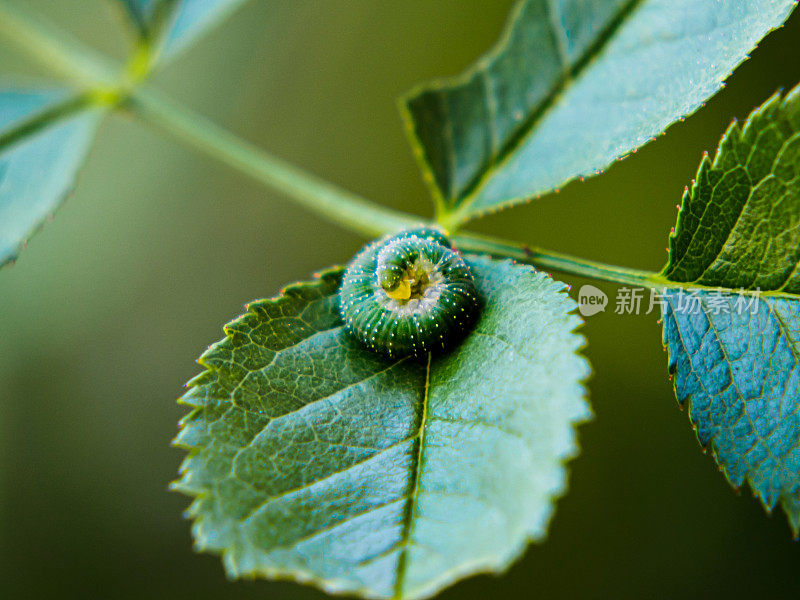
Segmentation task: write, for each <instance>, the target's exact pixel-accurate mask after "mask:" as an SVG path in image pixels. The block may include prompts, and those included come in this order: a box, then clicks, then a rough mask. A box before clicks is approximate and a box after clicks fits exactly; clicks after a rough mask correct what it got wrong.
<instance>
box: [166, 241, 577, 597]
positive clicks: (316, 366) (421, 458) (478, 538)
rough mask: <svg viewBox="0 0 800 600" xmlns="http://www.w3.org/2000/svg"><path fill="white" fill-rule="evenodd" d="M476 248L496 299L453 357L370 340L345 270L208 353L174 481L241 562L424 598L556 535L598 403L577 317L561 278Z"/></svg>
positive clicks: (340, 587)
mask: <svg viewBox="0 0 800 600" xmlns="http://www.w3.org/2000/svg"><path fill="white" fill-rule="evenodd" d="M469 261H470V264H471V267H472V268H473V272H474V273H475V276H476V280H477V283H478V286H479V289H480V290H481V292H482V294H483V296H484V300H485V307H484V311H483V314H482V317H481V319H480V321H479V323H478V325H477V327H476V329H475V331H474V332H473V333H472V334H470V335H469V336H468V338H467V339H466V340H465V341H464V342H463V343H462V344H461V346H459V348H458V349H457V351H455V352H453V353H451V354H448V355H446V356H443V357H434V358H433V359H432V360H424V361H415V360H413V359H408V358H407V359H401V360H393V361H389V360H387V359H384V358H382V357H381V356H379V355H377V354H373V353H371V352H369V351H367V350H364V349H363V348H362V347H361V346H359V345H358V344H357V342H355V341H354V340H353V339H351V337H350V335H349V334H348V333H347V332H346V331H345V330H344V329H343V326H342V323H341V320H340V319H339V316H338V314H337V307H336V302H337V300H336V293H337V291H338V288H339V283H340V275H341V270H338V269H336V270H332V271H328V272H326V273H323V274H322V275H320V276H319V279H318V280H316V281H315V282H312V283H301V284H297V285H294V286H291V287H289V288H287V289H286V290H284V292H283V294H282V295H281V296H280V297H279V298H277V299H273V300H262V301H258V302H255V303H252V304H250V305H249V306H248V312H247V313H246V314H245V315H243V316H242V317H240V318H239V319H237V320H235V321H233V322H232V323H230V324H229V325H228V326H226V328H225V332H226V337H225V338H224V339H223V340H222V341H221V342H219V343H217V344H215V345H213V346H211V347H210V348H209V350H208V351H207V352H206V353H205V354H204V355H203V356H202V357H201V359H200V362H201V364H202V365H203V366H205V367H206V369H207V370H206V371H205V372H204V373H203V374H201V375H199V376H198V377H197V378H195V379H194V380H193V381H192V382H190V384H189V386H190V387H189V390H188V391H187V393H186V395H185V396H184V397H183V398H182V402H183V403H184V404H187V405H189V406H191V407H192V408H193V411H192V412H191V413H190V414H189V415H188V416H187V417H186V418H185V419H184V420H183V421H182V429H181V432H180V434H179V436H178V438H177V441H176V442H177V444H178V445H179V446H181V447H184V448H186V449H187V450H188V451H189V456H188V457H187V458H186V460H185V462H184V464H183V466H182V469H181V474H182V477H181V479H180V481H178V482H177V483H176V484H175V487H176V488H177V489H179V490H181V491H183V492H185V493H187V494H190V495H192V496H194V497H195V500H194V501H193V503H192V505H191V507H190V509H189V511H188V514H189V516H190V517H191V518H192V519H193V520H194V524H193V528H192V531H193V535H194V538H195V541H196V545H197V547H198V548H199V549H202V550H210V551H215V552H220V553H222V554H223V557H224V562H225V566H226V569H227V571H228V573H229V574H230V575H231V576H234V577H240V576H264V577H272V578H291V579H295V580H299V581H306V582H310V583H313V584H315V585H317V586H319V587H321V588H323V589H325V590H326V591H328V592H341V593H356V594H360V595H363V596H367V597H374V598H390V597H395V598H420V597H426V596H430V595H432V594H434V593H436V592H437V591H438V590H439V589H441V588H442V587H444V586H446V585H448V584H450V583H452V582H453V581H455V580H456V579H458V578H461V577H464V576H466V575H468V574H471V573H474V572H479V571H501V570H504V569H505V568H506V567H507V566H508V564H509V562H510V561H512V560H513V559H514V558H515V557H517V556H518V555H519V553H520V552H521V551H522V550H523V549H524V547H525V545H526V544H527V542H528V541H529V540H531V539H532V540H539V539H541V538H543V537H544V535H545V532H546V527H547V523H548V521H549V519H550V516H551V514H552V511H553V501H554V499H555V498H556V497H557V496H559V495H560V494H561V493H563V491H564V489H565V485H566V471H565V469H564V466H563V463H564V461H565V460H566V459H568V458H569V457H571V456H573V455H574V454H575V453H576V451H577V448H576V444H575V439H574V427H575V425H576V424H577V423H579V422H582V421H584V420H585V419H587V418H588V417H589V414H590V413H589V409H588V405H587V404H586V402H585V400H584V399H583V396H584V389H583V387H582V384H581V381H582V380H583V379H584V378H585V377H586V376H587V373H588V365H587V363H586V361H585V360H584V359H583V358H581V357H580V355H579V354H578V353H577V351H578V350H579V348H580V346H581V345H582V343H583V340H582V338H581V337H580V336H579V335H577V334H575V333H573V330H574V329H575V328H576V327H577V326H578V325H579V323H580V320H579V318H578V317H577V316H575V315H573V314H571V311H572V309H573V307H574V303H573V302H572V301H571V300H570V299H569V297H568V296H567V295H566V294H564V293H563V290H564V285H563V284H560V283H558V282H555V281H553V280H552V279H550V278H549V277H547V276H545V275H544V274H541V273H538V272H535V271H534V270H533V269H531V268H529V267H524V266H519V265H514V264H512V263H510V262H507V261H491V260H489V259H484V258H474V257H473V258H470V259H469Z"/></svg>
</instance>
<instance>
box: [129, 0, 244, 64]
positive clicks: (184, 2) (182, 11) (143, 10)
mask: <svg viewBox="0 0 800 600" xmlns="http://www.w3.org/2000/svg"><path fill="white" fill-rule="evenodd" d="M116 1H117V2H119V3H121V4H122V5H123V6H124V7H125V8H126V9H127V11H128V14H129V15H130V17H131V20H132V22H133V25H134V26H135V29H136V31H137V33H138V35H139V36H141V37H143V38H147V39H150V41H151V42H152V43H154V45H155V47H156V48H157V52H158V53H159V59H160V60H162V61H163V60H168V59H171V58H173V57H174V56H175V55H176V54H177V53H179V52H181V51H183V50H185V49H186V48H187V47H188V46H189V45H190V44H191V43H192V42H194V41H195V39H196V38H198V37H199V36H201V35H202V34H203V33H204V32H205V31H206V30H208V29H210V28H211V27H212V26H214V25H215V24H218V23H219V22H220V21H221V20H222V19H224V18H225V17H227V16H228V15H229V14H231V13H232V12H233V11H234V10H235V9H236V8H238V7H239V6H241V5H242V4H244V2H246V0H116Z"/></svg>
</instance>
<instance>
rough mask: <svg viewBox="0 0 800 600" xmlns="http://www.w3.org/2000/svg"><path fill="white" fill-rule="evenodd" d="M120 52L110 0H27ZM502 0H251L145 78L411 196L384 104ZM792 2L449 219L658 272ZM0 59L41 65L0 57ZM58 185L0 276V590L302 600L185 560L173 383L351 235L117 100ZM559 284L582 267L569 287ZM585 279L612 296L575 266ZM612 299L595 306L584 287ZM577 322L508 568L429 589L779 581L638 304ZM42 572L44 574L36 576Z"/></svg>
mask: <svg viewBox="0 0 800 600" xmlns="http://www.w3.org/2000/svg"><path fill="white" fill-rule="evenodd" d="M29 4H30V6H31V8H36V9H40V10H43V11H45V12H46V14H47V15H48V17H49V18H50V19H52V20H54V21H56V22H59V23H64V24H65V25H66V26H68V27H69V28H71V29H72V30H73V31H74V32H76V33H77V34H79V35H80V36H81V37H82V38H83V39H85V40H87V41H90V42H91V43H93V44H94V45H95V46H96V47H98V48H99V49H101V50H103V51H106V52H110V53H112V54H114V55H115V56H117V57H120V58H121V57H123V56H124V54H125V51H126V49H127V44H126V40H125V36H124V35H120V27H121V26H122V23H121V21H122V19H121V18H120V15H121V12H120V11H119V10H118V7H115V6H112V5H111V4H110V3H99V4H95V3H86V2H84V1H82V0H62V1H61V2H57V3H55V2H52V1H49V0H29ZM509 7H510V2H507V1H496V2H494V1H492V2H484V3H474V4H472V3H465V2H462V1H461V0H439V1H437V2H435V3H432V2H427V1H425V0H408V1H406V2H403V3H397V4H391V3H377V2H374V1H372V0H347V1H345V0H337V1H331V2H318V1H316V0H296V1H294V2H291V3H287V2H280V1H278V0H262V1H261V2H252V3H249V4H248V5H247V6H245V7H243V8H242V9H241V10H240V11H238V12H236V13H235V14H234V15H232V17H231V19H230V20H229V21H228V22H227V23H226V24H225V25H224V26H222V27H219V28H215V29H214V30H212V31H210V32H209V34H208V35H207V36H205V37H204V38H203V39H201V40H199V41H198V43H197V44H196V46H195V47H194V48H193V50H192V52H188V53H186V54H184V55H182V56H180V57H178V58H177V59H176V60H175V61H174V62H173V63H171V64H168V65H167V66H166V67H165V68H164V70H163V71H162V72H160V73H159V74H158V75H157V76H156V78H155V83H156V84H158V85H159V86H160V87H163V88H164V89H166V90H167V91H168V92H169V93H170V94H172V95H173V96H174V97H176V98H178V99H180V100H182V101H184V102H186V103H188V104H189V105H191V106H192V108H194V109H197V110H199V111H201V112H202V113H204V114H207V115H209V116H210V117H212V118H214V119H215V120H216V121H218V122H220V123H222V124H225V125H227V126H229V127H230V128H231V129H232V130H234V131H236V132H238V133H240V134H242V135H244V136H245V137H247V138H248V139H250V140H252V141H254V142H256V143H258V144H260V145H262V146H264V147H266V148H267V149H269V150H271V151H274V152H276V153H277V154H279V155H280V156H283V157H285V158H287V159H289V160H292V161H295V162H297V163H299V164H300V165H303V166H305V167H307V168H309V169H311V170H312V171H313V172H315V173H317V174H319V175H321V176H324V177H326V178H328V179H330V180H332V181H334V182H336V183H339V184H342V185H344V186H345V187H347V188H349V189H352V190H353V191H355V192H358V193H361V194H363V195H365V196H366V197H369V198H372V199H375V200H377V201H380V202H383V203H385V204H387V205H390V206H393V207H395V208H402V209H407V210H411V211H416V212H418V213H420V214H429V210H430V209H429V196H428V192H427V190H426V189H425V186H424V184H423V182H422V180H421V178H420V176H419V172H418V169H417V166H416V164H415V162H414V159H413V157H412V155H411V152H410V151H409V149H408V144H407V141H406V139H405V136H404V133H403V130H402V126H401V124H400V119H399V117H398V115H397V109H396V104H395V101H396V98H397V97H398V96H400V95H401V94H402V93H403V92H405V91H406V90H407V89H409V88H411V87H412V86H413V85H415V84H416V83H418V82H420V81H424V80H427V79H430V78H432V77H437V76H441V75H446V74H455V73H458V72H461V71H462V70H463V69H464V68H466V67H467V66H468V65H469V64H470V63H472V62H473V61H474V60H475V59H476V58H477V57H478V56H479V55H480V54H481V53H483V52H484V51H485V50H486V49H487V48H488V47H489V46H490V45H491V44H492V43H493V42H494V41H495V40H496V39H497V36H498V35H499V33H500V31H501V29H502V25H503V23H504V21H505V16H506V14H507V11H508V10H509ZM798 36H800V18H798V16H797V15H794V16H793V17H792V18H791V19H790V20H789V22H788V25H787V27H786V28H784V29H782V30H779V31H778V32H776V33H774V34H772V35H771V36H770V37H768V38H767V39H766V40H765V41H764V42H763V43H762V45H761V47H760V48H759V49H758V50H756V51H755V52H754V53H753V57H752V59H751V60H750V61H748V62H746V63H745V64H744V65H742V66H741V67H740V68H739V69H738V70H737V73H736V75H735V76H734V77H733V78H732V79H731V80H730V81H729V84H728V85H727V86H726V88H725V89H724V90H723V91H722V92H720V93H719V94H718V95H717V96H715V97H714V99H712V100H711V101H710V102H709V104H708V106H707V107H706V108H704V109H703V110H702V111H700V112H698V113H697V114H696V115H695V116H693V117H691V118H690V119H687V121H686V122H685V123H682V124H679V125H676V126H674V127H673V128H671V129H670V131H669V135H667V136H664V137H661V138H659V139H658V140H657V141H656V142H654V143H652V144H650V145H648V146H646V147H645V148H644V149H643V150H641V151H640V152H639V153H637V155H636V156H634V157H631V158H630V159H629V160H626V161H624V162H622V163H619V164H617V165H615V166H614V167H613V168H611V169H610V170H609V171H608V172H607V173H606V174H605V175H604V176H603V177H599V178H593V179H591V180H587V181H586V182H584V183H574V184H571V185H570V186H568V187H567V188H565V189H564V190H562V192H561V193H560V194H559V195H558V196H550V197H546V198H542V199H541V200H540V201H538V202H537V203H535V204H534V205H530V206H525V207H521V208H518V209H516V210H514V211H509V212H508V213H505V214H500V215H497V216H494V217H491V218H488V219H486V220H484V221H481V222H479V223H477V224H476V228H477V229H479V230H481V231H483V232H485V233H489V234H493V235H501V234H502V235H503V236H507V237H510V238H512V239H513V238H516V239H519V240H524V241H528V242H531V243H535V244H537V245H540V246H544V247H554V248H557V249H560V250H564V251H568V252H573V253H576V254H578V255H584V256H591V257H593V258H596V259H598V260H604V261H607V262H615V263H619V264H624V265H629V266H631V267H638V268H648V269H658V268H659V267H660V266H662V265H663V264H664V263H665V262H666V258H667V256H666V252H665V244H664V243H663V241H661V240H664V239H665V236H666V234H667V232H668V231H669V229H670V227H671V226H672V225H673V223H674V220H675V205H676V204H677V203H678V202H679V201H680V196H681V192H682V190H683V188H684V186H685V185H686V182H687V181H688V180H689V179H691V177H692V176H693V175H694V173H695V172H696V169H697V163H698V161H699V160H700V158H701V153H702V151H703V150H711V149H713V148H715V147H716V145H717V143H718V141H719V138H720V135H721V133H722V132H723V131H724V130H725V129H726V127H727V126H728V124H729V123H730V120H731V118H732V117H734V116H739V117H744V116H746V115H747V114H748V113H749V111H750V110H751V109H752V108H753V107H755V106H757V105H758V104H760V103H761V102H763V100H764V99H765V98H767V97H768V96H769V95H770V94H772V93H773V92H774V91H775V90H776V88H778V87H781V86H783V87H786V88H789V87H791V86H793V85H794V84H796V83H797V82H798V81H800V44H798V43H797V40H798V39H799V38H798ZM0 63H1V64H2V67H3V71H4V72H13V73H17V74H22V75H25V76H27V77H28V78H30V77H34V76H37V75H38V76H41V75H45V73H44V72H43V71H40V70H38V69H33V68H31V67H30V66H29V65H28V64H27V63H25V62H24V61H22V60H21V58H20V57H19V56H17V55H12V54H10V53H9V52H8V51H6V50H5V49H0ZM79 179H80V181H79V187H78V190H77V192H76V193H75V194H74V195H73V196H72V197H71V198H70V199H69V200H68V201H67V202H66V203H65V204H64V205H63V207H62V209H61V210H60V211H59V217H58V218H57V219H56V220H55V221H54V222H53V223H51V224H48V225H47V227H46V228H45V229H44V230H43V232H42V233H40V234H39V235H37V236H36V237H35V238H34V239H33V240H32V242H31V243H30V244H29V247H28V250H27V251H26V252H25V253H24V254H23V255H22V256H21V258H20V260H19V263H18V264H17V265H16V266H15V267H14V268H12V269H6V270H5V271H4V272H3V277H2V278H0V307H2V310H0V332H1V335H0V428H1V429H0V454H2V457H1V460H2V463H0V464H1V465H2V466H1V467H0V486H2V495H1V496H0V581H2V589H3V591H4V592H7V594H8V595H9V596H11V597H14V596H17V597H25V598H49V597H52V596H57V597H59V598H72V597H75V598H86V597H110V598H144V597H147V598H170V599H171V600H174V599H182V598H186V599H190V598H191V599H192V600H196V599H197V598H204V597H213V598H218V599H225V598H231V599H234V598H235V599H244V598H253V599H255V598H259V599H263V598H264V597H265V596H269V597H270V598H272V599H280V598H292V599H301V598H309V599H322V598H323V597H324V596H323V595H322V594H321V593H320V592H317V591H315V590H313V589H310V588H304V587H300V586H297V585H295V584H290V583H266V582H236V583H231V582H228V581H227V580H226V579H225V576H224V573H223V569H222V568H221V567H220V565H219V560H218V559H217V558H215V557H212V556H203V555H196V554H194V553H193V552H192V551H191V550H190V547H191V539H190V535H189V526H188V524H187V523H186V522H185V521H184V520H183V519H181V518H180V514H181V512H182V511H183V510H184V508H185V505H186V499H185V498H183V497H181V496H179V495H177V494H170V493H168V492H167V485H168V482H169V481H170V480H172V479H173V478H174V475H175V473H176V470H177V468H178V465H179V463H180V461H181V458H182V454H183V453H182V452H180V451H177V450H175V449H174V448H170V447H169V441H170V440H171V439H172V438H173V437H174V435H175V433H176V431H175V423H176V421H177V420H178V419H179V418H180V417H181V416H182V415H183V413H184V411H185V409H182V408H181V407H178V406H176V405H175V403H174V399H175V398H176V397H178V396H179V395H180V394H181V391H182V390H181V387H180V385H181V383H182V382H183V381H186V380H188V379H189V378H190V377H192V376H193V375H194V374H196V373H197V365H196V364H195V363H194V362H193V357H195V356H197V355H198V354H199V353H200V352H202V350H203V349H204V348H205V347H206V346H207V344H208V342H209V340H214V339H218V338H219V337H220V336H221V331H220V324H221V323H224V322H227V321H229V320H230V319H231V318H232V317H234V316H235V315H237V314H239V313H240V312H241V310H242V308H241V307H242V304H243V303H244V302H246V301H248V300H252V299H254V298H259V297H264V296H271V295H273V294H275V293H276V292H277V291H278V289H279V288H280V287H282V286H283V285H285V284H286V283H287V282H289V281H293V280H297V279H306V278H307V277H308V275H309V273H311V272H312V271H315V270H318V269H320V268H322V267H325V266H327V265H329V264H333V263H337V262H338V263H344V262H346V261H347V260H349V259H350V258H351V257H352V256H353V254H354V253H355V252H356V251H357V250H358V248H360V246H361V244H362V242H363V240H362V239H361V238H359V237H358V236H355V235H352V234H350V233H347V232H343V231H342V230H340V229H338V228H336V227H334V226H333V225H329V224H327V223H325V222H323V221H322V220H321V219H318V218H316V217H314V216H313V215H309V214H308V213H307V212H306V211H303V210H302V209H300V208H297V207H295V206H293V205H291V204H290V203H289V202H286V201H284V200H283V199H282V198H281V197H280V196H278V195H274V194H270V193H267V192H264V190H263V189H262V188H260V187H259V186H258V185H257V184H253V183H251V182H249V181H247V180H245V179H242V178H241V177H240V176H238V175H237V174H235V173H232V172H230V171H229V170H227V169H226V168H224V167H221V166H219V165H217V164H215V163H213V162H211V161H208V160H206V159H204V158H202V157H198V156H196V155H193V154H192V153H190V152H188V151H186V150H184V149H183V148H182V147H181V146H179V145H178V144H176V143H174V142H173V141H171V140H168V139H163V138H160V137H158V136H157V135H156V134H154V133H151V131H150V130H149V129H146V128H144V127H141V126H139V125H137V124H135V123H132V122H130V121H128V120H127V119H125V118H120V117H115V118H113V119H110V120H109V121H108V122H107V123H106V124H105V125H104V126H103V127H102V128H101V130H100V134H99V137H98V140H97V145H96V146H95V148H94V150H93V151H92V152H91V155H90V160H89V162H88V163H87V166H86V168H85V169H84V170H83V172H82V174H81V176H80V178H79ZM568 281H569V282H570V283H574V284H575V285H578V286H579V285H580V284H582V283H585V281H583V280H580V279H577V278H570V279H568ZM599 287H601V288H602V289H604V291H606V292H607V293H609V294H613V292H614V288H613V286H610V285H605V284H600V285H599ZM612 302H613V296H612ZM610 313H611V311H610V310H608V311H607V312H606V313H600V314H598V315H596V316H594V317H591V318H589V319H588V321H587V325H586V326H585V327H584V329H583V333H584V334H585V335H586V336H587V337H588V339H589V347H588V349H587V355H588V357H589V359H590V360H591V362H592V365H593V367H594V371H595V375H594V378H593V379H592V380H591V382H590V393H591V400H592V404H593V408H594V411H595V413H596V417H595V420H594V421H593V422H592V423H590V424H588V425H586V426H583V427H582V428H581V432H580V433H581V446H582V454H581V456H580V457H579V458H578V459H577V460H575V461H573V462H572V463H570V469H571V476H570V493H569V494H568V495H567V496H566V497H565V498H564V499H562V500H561V501H560V502H559V505H558V512H557V514H556V516H555V519H554V520H553V523H552V524H551V528H550V533H549V536H548V540H547V542H546V543H544V544H542V545H537V546H533V547H531V548H530V549H529V551H528V552H527V553H526V555H525V557H524V558H523V559H522V560H521V561H520V562H519V563H517V564H516V565H515V566H514V567H512V569H511V570H510V572H509V573H508V574H507V575H506V576H504V577H502V578H499V579H498V578H495V577H489V576H482V577H478V578H474V579H471V580H469V581H466V582H463V583H460V584H458V585H456V586H454V587H453V588H450V589H449V590H447V591H445V592H444V593H443V594H442V596H441V597H442V598H452V599H455V598H485V597H487V596H488V595H491V596H492V597H497V598H518V597H520V596H522V595H535V596H539V595H541V596H549V597H552V598H571V597H582V598H605V597H608V595H609V594H611V593H613V594H614V595H615V597H620V598H626V597H628V598H640V597H642V596H647V597H651V598H659V597H661V598H674V597H675V596H678V595H683V596H686V595H703V596H704V597H706V598H726V599H730V598H737V597H749V596H752V595H753V594H756V593H758V594H759V595H762V596H765V597H782V596H784V597H796V595H797V592H798V590H800V582H798V579H797V575H796V573H797V565H798V562H799V561H800V548H798V546H797V545H796V544H795V543H794V542H792V541H791V535H790V532H789V530H788V529H787V527H786V523H785V520H784V518H783V517H782V516H781V515H779V514H776V515H775V516H774V517H773V518H772V519H766V518H765V517H764V514H763V510H762V509H761V507H760V506H759V505H758V503H756V502H753V501H752V499H750V498H741V497H737V496H736V495H735V494H732V493H731V491H730V486H729V485H728V484H727V482H726V481H725V480H724V478H723V477H720V476H719V474H718V473H717V472H716V466H715V464H714V462H713V461H712V460H711V459H710V458H709V457H707V456H703V455H702V454H701V453H700V452H698V451H697V448H698V444H697V440H696V439H695V436H694V434H693V433H692V431H691V429H690V428H689V427H687V424H686V419H687V417H686V414H685V413H683V412H681V411H679V410H678V409H677V405H676V402H675V398H674V396H673V393H672V389H671V387H670V385H669V383H668V382H667V381H666V378H664V377H663V375H664V374H665V372H666V369H665V366H664V365H665V355H664V353H663V352H662V351H661V349H660V348H659V344H658V343H657V342H656V341H655V340H656V339H658V336H659V329H660V328H659V326H658V324H657V322H656V321H657V318H658V317H657V316H656V315H655V314H651V315H649V316H642V315H640V316H638V317H636V316H619V315H615V314H610ZM43 573H44V576H43Z"/></svg>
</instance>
